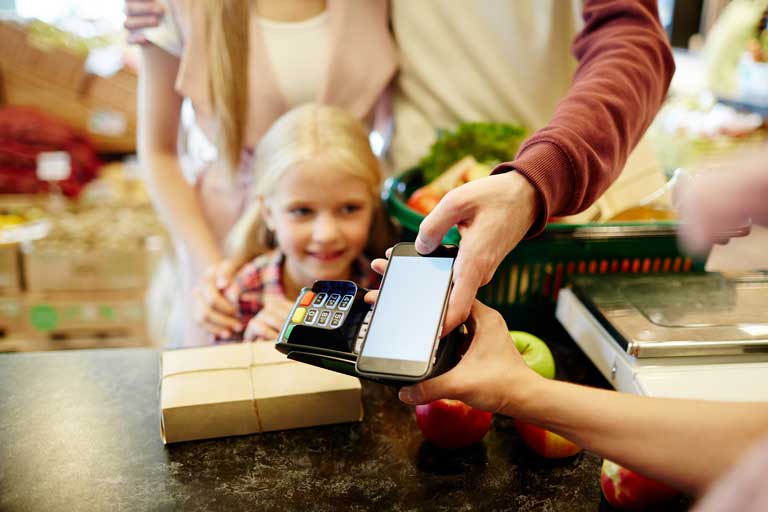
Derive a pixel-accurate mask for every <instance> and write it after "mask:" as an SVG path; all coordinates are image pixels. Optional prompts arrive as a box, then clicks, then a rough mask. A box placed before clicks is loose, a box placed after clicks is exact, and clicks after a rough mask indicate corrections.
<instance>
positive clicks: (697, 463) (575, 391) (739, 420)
mask: <svg viewBox="0 0 768 512" xmlns="http://www.w3.org/2000/svg"><path fill="white" fill-rule="evenodd" d="M520 403H521V404H522V405H521V406H519V407H517V408H516V409H515V411H513V412H511V414H514V415H516V416H517V417H519V418H521V419H523V420H526V421H529V422H531V423H535V424H538V425H540V426H541V427H544V428H546V429H548V430H551V431H553V432H556V433H558V434H560V435H562V436H564V437H566V438H568V439H570V440H572V441H573V442H575V443H577V444H579V445H580V446H582V447H584V448H586V449H588V450H590V451H593V452H596V453H598V454H600V455H601V456H603V457H606V458H608V459H610V460H613V461H615V462H617V463H619V464H621V465H623V466H626V467H629V468H631V469H633V470H635V471H638V472H639V473H641V474H644V475H646V476H649V477H651V478H656V479H658V480H661V481H664V482H667V483H669V484H670V485H672V486H674V487H677V488H679V489H681V490H683V491H687V492H692V493H694V494H700V493H702V492H703V491H704V490H705V489H706V488H707V487H708V486H709V485H710V484H712V483H713V482H714V481H715V480H716V479H717V478H718V477H719V476H721V475H722V474H723V473H724V472H725V471H726V469H728V468H729V467H730V466H731V465H732V464H733V463H734V462H735V461H736V459H737V458H738V457H739V456H740V455H742V454H743V452H744V451H745V450H746V449H747V448H748V447H749V446H750V445H751V444H753V443H754V442H756V441H757V440H758V438H759V437H761V435H765V434H766V433H768V405H766V404H749V403H722V402H706V401H693V400H673V399H652V398H646V397H640V396H636V395H629V394H626V393H618V392H615V391H609V390H602V389H595V388H588V387H584V386H577V385H573V384H569V383H565V382H557V381H547V380H544V379H537V380H536V381H535V384H533V385H532V386H531V387H530V389H528V390H526V392H525V398H523V399H522V400H521V401H520Z"/></svg>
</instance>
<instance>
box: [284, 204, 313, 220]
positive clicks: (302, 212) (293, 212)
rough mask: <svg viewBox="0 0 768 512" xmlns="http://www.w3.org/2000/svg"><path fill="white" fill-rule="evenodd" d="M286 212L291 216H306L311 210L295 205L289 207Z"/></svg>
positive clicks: (310, 213)
mask: <svg viewBox="0 0 768 512" xmlns="http://www.w3.org/2000/svg"><path fill="white" fill-rule="evenodd" d="M288 214H289V215H290V216H291V217H298V218H301V217H308V216H309V215H312V210H311V209H310V208H306V207H303V206H297V207H296V208H291V209H290V210H288Z"/></svg>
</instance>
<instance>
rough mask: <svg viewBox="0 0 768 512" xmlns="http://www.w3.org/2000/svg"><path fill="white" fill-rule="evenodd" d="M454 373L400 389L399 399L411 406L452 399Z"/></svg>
mask: <svg viewBox="0 0 768 512" xmlns="http://www.w3.org/2000/svg"><path fill="white" fill-rule="evenodd" d="M451 373H452V372H448V373H444V374H443V375H439V376H437V377H435V378H434V379H429V380H425V381H422V382H419V383H418V384H414V385H413V386H407V387H404V388H401V389H400V392H399V393H398V398H399V399H400V400H401V401H402V402H405V403H406V404H410V405H421V404H428V403H429V402H433V401H435V400H439V399H440V398H452V394H453V393H452V392H451V389H452V388H451V383H452V375H451Z"/></svg>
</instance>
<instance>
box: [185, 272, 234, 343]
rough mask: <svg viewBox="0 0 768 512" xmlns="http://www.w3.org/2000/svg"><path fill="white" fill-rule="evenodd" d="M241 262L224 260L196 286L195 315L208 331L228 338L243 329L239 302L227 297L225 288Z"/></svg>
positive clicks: (199, 323) (201, 325) (205, 274)
mask: <svg viewBox="0 0 768 512" xmlns="http://www.w3.org/2000/svg"><path fill="white" fill-rule="evenodd" d="M239 267H240V265H238V264H237V262H235V261H232V260H222V261H220V262H219V263H216V264H214V265H211V266H210V267H208V269H207V270H206V271H205V273H204V274H203V277H202V278H200V282H199V283H198V285H197V286H196V287H195V289H194V290H193V294H194V300H193V304H192V309H193V313H194V315H193V316H194V319H195V321H196V322H197V323H198V325H200V327H202V328H203V329H205V330H206V331H208V332H210V333H211V334H213V335H215V336H217V337H219V338H222V339H226V338H229V337H231V336H232V333H233V332H240V331H242V330H243V325H242V322H241V321H240V315H239V312H238V309H237V306H236V305H235V304H232V303H231V302H230V301H229V300H227V298H226V297H224V290H225V289H226V288H227V287H228V286H229V285H230V284H231V283H232V279H233V278H234V276H235V274H236V273H237V270H238V268H239Z"/></svg>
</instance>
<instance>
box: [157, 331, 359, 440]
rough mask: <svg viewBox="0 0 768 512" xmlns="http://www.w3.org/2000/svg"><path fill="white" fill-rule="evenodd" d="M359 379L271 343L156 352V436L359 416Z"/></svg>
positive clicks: (206, 434) (205, 434)
mask: <svg viewBox="0 0 768 512" xmlns="http://www.w3.org/2000/svg"><path fill="white" fill-rule="evenodd" d="M361 396H362V391H361V386H360V381H359V380H358V379H356V378H354V377H349V376H347V375H341V374H338V373H335V372H331V371H328V370H323V369H321V368H316V367H314V366H310V365H307V364H303V363H298V362H296V361H291V360H289V359H287V358H286V357H285V355H283V354H281V353H280V352H278V351H277V350H275V347H274V344H273V343H265V342H259V343H235V344H227V345H217V346H212V347H202V348H191V349H183V350H172V351H166V352H163V355H162V368H161V388H160V412H161V432H162V436H163V442H164V443H175V442H179V441H191V440H195V439H208V438H212V437H224V436H234V435H243V434H252V433H256V432H267V431H270V430H285V429H292V428H302V427H310V426H316V425H328V424H332V423H345V422H351V421H360V420H362V417H363V408H362V401H361Z"/></svg>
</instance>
